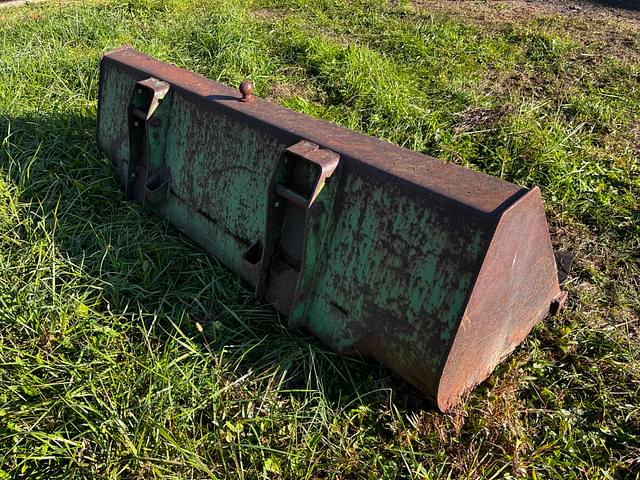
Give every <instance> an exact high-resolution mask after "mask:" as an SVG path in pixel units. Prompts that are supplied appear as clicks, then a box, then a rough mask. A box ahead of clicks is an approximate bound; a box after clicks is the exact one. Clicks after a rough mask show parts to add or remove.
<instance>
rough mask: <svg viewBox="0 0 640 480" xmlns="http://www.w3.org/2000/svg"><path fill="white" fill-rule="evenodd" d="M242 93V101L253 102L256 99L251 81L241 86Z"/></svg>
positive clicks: (246, 81)
mask: <svg viewBox="0 0 640 480" xmlns="http://www.w3.org/2000/svg"><path fill="white" fill-rule="evenodd" d="M240 93H241V94H242V98H241V99H240V100H241V101H243V102H253V101H254V100H255V98H256V97H254V96H253V82H252V81H250V80H245V81H244V82H242V83H241V84H240Z"/></svg>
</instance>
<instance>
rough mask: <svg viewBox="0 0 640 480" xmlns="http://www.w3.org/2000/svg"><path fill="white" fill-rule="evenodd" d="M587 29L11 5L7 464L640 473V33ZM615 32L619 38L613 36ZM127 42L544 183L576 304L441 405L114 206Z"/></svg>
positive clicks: (5, 224)
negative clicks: (107, 77)
mask: <svg viewBox="0 0 640 480" xmlns="http://www.w3.org/2000/svg"><path fill="white" fill-rule="evenodd" d="M392 3H393V2H392ZM469 8H470V7H469ZM581 21H582V22H583V24H582V27H583V29H582V30H580V31H582V32H583V33H581V34H578V33H576V32H578V30H577V29H573V30H572V28H573V27H574V25H575V22H578V20H567V18H562V17H554V16H543V17H539V16H532V17H529V18H522V19H514V20H512V21H508V22H507V21H501V22H494V23H492V24H491V26H490V27H489V26H485V25H482V24H477V23H474V22H473V21H469V20H468V18H466V15H465V11H464V8H462V7H460V8H459V12H458V13H449V14H447V13H442V12H441V13H433V12H429V11H426V10H421V9H418V8H414V7H412V6H411V5H410V4H406V3H404V4H400V5H391V4H387V3H386V2H383V1H382V0H380V1H374V0H371V1H364V0H360V1H357V2H347V1H340V2H330V1H328V0H325V1H320V2H303V1H301V0H300V1H298V2H295V1H286V2H285V1H282V0H253V1H251V0H248V1H243V2H239V1H236V2H232V1H220V2H216V1H205V2H202V1H195V0H193V1H189V0H167V1H160V0H144V1H134V0H128V1H127V0H105V1H101V2H90V1H87V2H82V3H70V4H67V5H60V4H54V3H51V4H40V5H37V6H28V7H21V8H17V9H3V10H0V141H1V145H0V365H1V367H0V478H29V479H53V478H133V479H135V478H336V479H338V478H416V479H418V478H455V479H457V478H469V479H475V478H509V477H513V478H532V479H543V478H544V479H546V478H558V479H559V478H563V479H564V478H585V479H586V478H588V479H619V478H620V479H621V478H638V477H640V461H639V458H640V340H639V339H640V324H639V315H640V285H639V278H640V262H639V257H640V255H639V253H638V252H639V251H640V240H639V239H640V161H639V160H638V155H640V64H639V63H638V55H636V53H635V52H637V49H638V47H639V46H640V33H639V32H640V27H638V29H636V30H634V31H633V32H632V33H631V34H629V33H628V29H629V28H630V27H627V26H623V25H622V24H621V23H617V22H616V21H615V20H608V21H607V20H581ZM603 29H604V30H606V29H608V31H611V32H612V38H615V36H616V35H617V34H618V33H619V32H622V31H623V30H624V32H626V33H624V34H625V35H630V38H631V43H628V44H627V43H625V44H624V45H626V46H621V47H620V48H619V49H617V50H615V51H611V50H602V49H601V48H600V44H599V43H598V42H597V41H595V40H594V41H591V40H593V38H595V37H593V35H595V33H594V32H601V31H603ZM620 35H622V33H620ZM121 44H132V45H134V46H135V47H137V48H138V49H140V50H142V51H144V52H146V53H149V54H151V55H154V56H156V57H158V58H160V59H162V60H165V61H169V62H172V63H175V64H177V65H180V66H182V67H186V68H189V69H191V70H195V71H197V72H199V73H202V74H204V75H206V76H208V77H210V78H213V79H217V80H220V81H223V82H226V83H229V84H237V83H239V81H241V80H242V79H244V78H251V79H253V80H254V82H255V84H256V91H257V93H258V94H259V95H261V96H269V97H271V98H272V99H273V100H274V101H277V102H279V103H281V104H283V105H286V106H288V107H290V108H293V109H296V110H299V111H302V112H305V113H307V114H310V115H313V116H317V117H320V118H324V119H327V120H330V121H334V122H337V123H340V124H343V125H345V126H347V127H349V128H353V129H356V130H360V131H363V132H366V133H369V134H371V135H375V136H378V137H381V138H385V139H387V140H389V141H392V142H395V143H397V144H400V145H403V146H405V147H408V148H412V149H415V150H418V151H422V152H425V153H428V154H431V155H436V156H439V157H441V158H443V159H446V160H447V161H451V162H455V163H459V164H462V165H465V166H467V167H469V168H474V169H478V170H482V171H484V172H487V173H490V174H492V175H497V176H500V177H502V178H504V179H506V180H509V181H512V182H515V183H518V184H521V185H524V186H532V185H536V184H537V185H539V186H540V187H541V189H542V192H543V196H544V198H545V202H546V206H547V209H548V211H547V213H548V218H549V222H550V225H551V227H552V237H553V241H554V244H555V246H556V248H558V249H559V250H561V251H565V252H571V253H572V254H573V255H574V257H575V262H574V268H573V271H572V272H571V274H570V276H569V278H568V280H567V282H566V283H565V286H564V288H565V289H566V290H567V291H568V293H569V301H568V303H567V307H566V309H565V310H564V311H563V312H562V314H561V315H559V316H557V317H554V318H552V319H549V320H547V321H545V322H544V323H543V324H541V325H540V326H538V327H536V329H535V330H534V332H533V333H532V335H530V336H529V338H528V339H527V340H526V341H525V342H524V344H523V345H522V346H521V347H520V348H519V349H518V350H517V351H516V352H515V353H514V354H513V355H512V356H511V357H509V359H507V360H506V361H505V362H504V363H503V364H502V365H501V366H500V367H499V368H498V369H497V371H496V372H495V374H494V375H493V376H492V377H491V378H490V379H489V380H488V381H487V382H485V384H483V385H482V386H481V387H479V388H478V389H476V390H475V391H474V392H473V393H472V394H471V395H470V396H469V397H468V398H467V400H466V403H465V404H464V405H463V406H461V407H459V408H458V409H456V410H454V411H453V412H451V413H449V414H447V415H441V414H439V413H436V412H434V411H433V410H432V409H431V408H430V406H429V405H428V404H427V403H426V402H425V401H423V400H421V399H420V397H419V394H417V392H415V391H413V390H412V389H410V388H409V387H407V385H406V384H405V383H404V382H403V381H402V380H399V379H398V378H397V377H395V376H394V375H392V374H390V372H389V371H387V370H386V369H384V368H383V367H381V366H380V365H378V364H375V363H371V362H367V361H364V360H361V359H348V358H339V357H336V356H335V355H334V354H333V353H331V352H330V351H329V350H328V349H327V348H325V347H324V346H323V345H321V344H320V343H318V342H317V341H316V340H314V339H313V338H310V337H309V336H307V335H305V334H304V333H301V332H298V331H291V330H289V329H287V328H285V327H284V326H282V323H281V321H280V319H279V318H278V315H277V314H276V313H275V312H274V311H273V310H272V309H271V308H269V307H268V306H262V305H257V304H255V303H254V302H253V300H252V298H251V292H249V290H248V289H247V288H246V287H245V286H243V284H242V283H241V282H240V281H239V279H238V278H236V277H235V276H234V275H233V274H231V273H230V272H228V271H227V270H225V269H224V268H223V267H221V266H220V265H219V264H218V263H217V261H216V260H215V259H212V258H210V257H207V256H206V255H204V254H203V253H202V252H201V251H200V250H199V249H198V248H196V247H195V246H194V245H193V244H192V243H191V242H189V240H188V239H186V238H185V237H183V236H182V235H181V234H180V233H179V232H177V231H176V230H175V229H173V228H172V227H170V226H169V225H167V224H166V223H164V222H162V221H159V220H158V219H157V218H155V217H153V216H152V215H150V214H148V213H145V212H143V211H142V210H141V209H140V208H139V206H138V205H136V204H134V203H130V202H126V201H125V200H124V198H123V195H122V193H121V192H120V190H119V188H118V185H117V182H116V179H115V176H114V172H113V171H112V168H111V166H110V164H109V162H108V161H107V160H106V159H104V158H103V157H102V156H101V155H100V154H99V153H98V151H97V149H96V145H95V139H94V135H95V126H94V125H95V115H96V93H97V85H98V69H97V66H98V60H99V57H100V54H101V53H102V52H104V51H105V50H107V49H109V48H113V47H116V46H120V45H121ZM625 49H626V50H625ZM498 107H504V108H503V110H502V111H503V112H506V114H504V115H502V116H500V117H499V118H498V117H495V118H494V119H493V121H486V120H483V121H478V120H477V118H482V115H480V116H478V115H477V113H478V112H484V113H487V112H489V113H491V112H496V111H498ZM490 116H491V115H489V117H490Z"/></svg>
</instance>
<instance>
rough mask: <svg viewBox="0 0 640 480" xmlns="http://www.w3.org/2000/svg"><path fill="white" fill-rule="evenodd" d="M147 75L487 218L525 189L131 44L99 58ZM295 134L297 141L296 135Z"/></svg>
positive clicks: (204, 102) (205, 104)
mask: <svg viewBox="0 0 640 480" xmlns="http://www.w3.org/2000/svg"><path fill="white" fill-rule="evenodd" d="M107 62H113V63H116V64H117V65H118V66H119V67H120V68H126V69H130V70H131V71H135V72H136V73H137V75H138V76H140V75H141V74H142V75H148V76H152V77H156V78H159V79H161V80H164V81H166V82H168V83H170V84H171V86H172V89H174V90H177V91H180V92H182V93H185V94H187V95H190V96H192V98H193V100H194V101H198V102H199V103H200V105H202V106H203V107H204V108H217V109H224V110H225V112H226V113H229V114H231V115H234V116H239V117H241V118H242V120H243V121H245V122H249V123H251V124H254V125H256V126H257V127H258V128H266V129H277V130H278V131H279V133H280V136H282V134H283V133H285V134H288V135H290V136H291V139H292V143H295V141H297V140H299V139H305V140H308V141H311V142H313V143H316V144H318V145H321V146H322V147H323V148H328V149H330V150H333V151H334V152H336V153H338V154H339V155H340V156H341V158H344V159H349V160H351V161H355V162H359V163H361V164H364V165H365V166H366V167H368V168H371V169H374V170H378V171H384V172H385V173H387V174H389V175H392V176H394V177H396V178H397V179H399V180H400V181H403V182H405V183H408V184H413V185H415V186H417V187H420V188H423V189H426V190H428V191H429V192H431V193H433V194H435V195H437V196H440V197H442V198H443V199H445V200H446V201H447V202H455V203H458V204H460V205H461V206H463V207H465V208H469V209H472V210H474V211H475V212H477V213H479V214H481V215H484V216H490V217H496V216H500V214H501V213H502V212H504V211H505V210H506V209H507V208H509V207H510V206H511V205H513V204H514V203H515V202H517V200H518V199H519V198H520V197H522V196H523V195H524V194H526V193H527V192H528V191H529V190H528V189H527V188H524V187H520V186H517V185H515V184H513V183H510V182H507V181H505V180H501V179H498V178H496V177H492V176H490V175H487V174H484V173H482V172H478V171H475V170H471V169H469V168H465V167H462V166H460V165H456V164H453V163H448V162H445V161H443V160H440V159H437V158H434V157H431V156H428V155H425V154H422V153H418V152H415V151H412V150H408V149H406V148H403V147H400V146H398V145H395V144H392V143H390V142H387V141H385V140H381V139H378V138H375V137H371V136H369V135H365V134H363V133H359V132H355V131H352V130H349V129H347V128H344V127H342V126H340V125H337V124H334V123H331V122H327V121H324V120H320V119H316V118H312V117H309V116H308V115H305V114H302V113H299V112H296V111H293V110H290V109H287V108H284V107H282V106H280V105H277V104H275V103H272V102H269V101H267V100H263V99H260V98H257V97H256V99H255V101H253V102H250V103H248V102H242V101H240V100H241V98H242V96H241V94H240V92H239V91H238V90H237V89H234V88H231V87H229V86H226V85H223V84H221V83H218V82H215V81H213V80H209V79H207V78H205V77H203V76H201V75H198V74H196V73H193V72H190V71H188V70H184V69H181V68H179V67H177V66H174V65H171V64H168V63H164V62H161V61H159V60H156V59H154V58H153V57H150V56H148V55H146V54H144V53H141V52H139V51H137V50H135V49H134V48H132V47H129V46H122V47H119V48H115V49H113V50H110V51H108V52H106V53H105V54H104V55H103V57H102V61H101V69H103V68H104V65H105V63H107ZM101 78H102V75H101ZM296 139H297V140H296ZM294 140H295V141H294Z"/></svg>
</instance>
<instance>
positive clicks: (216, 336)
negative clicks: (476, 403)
mask: <svg viewBox="0 0 640 480" xmlns="http://www.w3.org/2000/svg"><path fill="white" fill-rule="evenodd" d="M0 133H1V135H2V137H3V138H4V137H6V139H5V141H4V143H3V144H2V147H0V170H2V171H3V172H4V174H5V175H6V176H8V177H9V179H10V180H11V182H13V183H14V184H15V185H17V187H18V190H19V192H20V201H21V202H24V203H27V204H31V210H32V211H34V212H35V211H39V212H40V214H44V215H45V216H46V219H47V220H46V221H47V230H48V231H49V232H52V233H53V234H54V239H55V244H56V246H57V248H58V249H59V251H60V253H61V254H62V255H63V256H65V257H67V258H68V259H69V260H70V261H71V262H73V263H75V264H76V265H82V267H83V275H84V279H83V281H84V284H85V285H86V286H87V287H88V288H90V287H91V285H100V288H101V290H102V291H103V292H104V296H105V298H106V300H107V302H108V304H109V308H108V309H107V310H106V311H105V312H103V313H104V314H105V315H110V316H111V315H113V316H114V318H115V317H119V316H126V315H133V313H132V312H135V314H137V312H140V314H141V316H142V317H143V318H145V322H149V323H151V322H157V323H158V324H159V325H160V327H161V328H160V329H157V330H154V332H155V334H156V336H157V337H158V338H156V340H158V341H159V342H160V343H162V341H166V340H168V339H169V337H170V336H171V335H172V334H175V331H176V327H177V328H179V329H180V330H182V331H183V332H185V333H186V335H187V336H188V337H190V338H192V339H193V340H194V341H195V342H196V344H198V345H200V347H201V348H202V349H203V351H206V350H211V352H212V354H213V355H217V354H218V352H220V351H222V350H223V349H224V351H225V358H226V359H227V360H228V361H229V360H231V361H232V363H234V364H235V365H236V367H235V368H234V372H236V374H237V376H238V377H240V376H241V375H243V374H244V373H245V372H249V371H251V372H252V374H253V375H256V376H261V374H262V373H264V372H267V371H273V369H274V368H275V369H277V370H278V371H279V372H286V373H285V377H284V382H283V383H282V389H283V390H286V391H289V392H291V391H296V390H299V391H300V395H304V394H305V393H304V392H307V393H308V392H309V390H317V391H319V392H320V393H321V394H322V395H323V396H324V398H325V399H326V401H327V402H328V403H329V405H330V406H332V407H333V408H338V407H340V406H344V405H345V404H350V405H351V406H352V407H357V406H358V405H361V404H364V403H366V404H367V405H369V406H374V405H376V404H378V406H379V407H381V408H384V407H383V405H388V404H389V397H390V395H391V402H392V403H393V404H394V405H395V406H396V407H397V408H402V409H405V408H406V409H410V410H415V409H433V406H432V404H431V402H429V401H428V400H427V399H426V398H425V397H424V396H423V395H422V394H421V393H420V392H418V391H417V390H415V389H414V388H413V387H411V386H410V385H409V384H407V383H406V382H404V381H403V380H402V379H400V378H398V377H397V376H395V375H393V374H391V373H390V372H389V371H388V370H387V369H386V368H384V367H383V366H381V365H380V364H378V363H377V362H372V361H366V360H363V359H358V358H344V357H340V356H338V355H336V354H334V353H333V352H331V351H330V350H329V349H328V348H327V347H325V346H323V345H322V344H320V343H319V341H317V340H316V339H315V338H313V337H311V336H309V335H307V334H305V333H304V332H301V331H294V330H291V329H289V328H287V327H285V326H284V325H283V323H282V321H281V318H280V317H279V315H278V314H277V313H276V311H275V310H274V309H273V308H271V307H270V306H268V305H258V304H257V303H256V302H255V301H254V300H253V298H252V292H251V291H250V289H249V288H248V286H247V285H244V284H243V283H242V281H241V280H240V279H239V277H237V276H236V275H235V274H234V273H232V272H230V271H229V270H228V269H226V268H225V267H223V266H221V265H220V264H219V263H218V262H217V261H216V260H215V259H213V258H212V257H210V256H207V255H206V254H205V253H203V251H202V250H201V249H200V248H199V247H197V246H196V245H195V244H193V243H192V242H191V241H190V240H189V239H188V238H187V237H186V236H184V235H183V234H181V233H180V232H179V231H178V230H177V229H175V228H173V227H172V226H171V225H169V224H168V222H166V221H165V220H163V219H160V218H158V217H156V216H155V215H153V214H152V213H149V212H146V211H144V210H143V209H142V208H141V206H140V205H139V204H138V203H135V202H130V201H126V200H125V198H124V195H123V193H122V192H121V190H120V188H119V185H118V181H117V179H116V174H115V170H114V169H113V168H112V166H111V164H110V162H109V161H108V160H107V159H105V158H104V157H103V156H102V154H100V153H99V152H98V150H97V147H96V143H95V117H94V116H93V115H92V114H90V113H89V114H87V115H85V116H82V115H77V114H75V113H74V114H47V115H36V116H32V117H16V118H7V117H2V116H0ZM110 316H107V317H105V320H107V321H110V318H111V317H110ZM156 319H157V320H156ZM200 327H202V330H203V331H202V332H201V331H200V330H201V328H200ZM114 328H116V329H117V325H116V326H114ZM293 394H296V393H295V392H294V393H293Z"/></svg>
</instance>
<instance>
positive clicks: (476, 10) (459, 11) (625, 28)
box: [413, 0, 640, 63]
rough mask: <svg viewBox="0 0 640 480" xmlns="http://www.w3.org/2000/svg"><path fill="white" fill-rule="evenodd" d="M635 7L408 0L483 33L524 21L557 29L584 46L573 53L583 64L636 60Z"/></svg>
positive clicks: (539, 0)
mask: <svg viewBox="0 0 640 480" xmlns="http://www.w3.org/2000/svg"><path fill="white" fill-rule="evenodd" d="M629 3H633V4H637V6H636V7H635V8H620V7H611V6H608V5H609V4H618V5H622V4H624V1H619V2H616V1H615V0H611V1H606V0H602V1H600V2H598V1H596V0H592V1H589V0H574V1H571V0H557V1H551V0H508V1H499V0H489V1H486V0H484V1H483V0H461V1H454V0H414V1H413V6H414V7H415V8H416V9H417V10H418V11H420V12H427V13H440V14H445V15H448V16H451V17H454V18H456V19H458V20H461V21H462V22H464V23H466V24H470V25H475V26H480V27H482V29H483V30H486V31H488V32H491V31H499V30H501V29H503V28H505V26H506V25H509V24H530V23H534V22H535V27H536V28H538V29H540V30H541V31H549V32H553V33H558V34H562V35H565V36H567V37H569V38H571V39H572V40H573V41H575V42H576V43H578V44H579V45H580V46H581V47H584V51H581V52H576V53H577V54H578V55H580V56H582V57H584V58H583V60H584V61H585V62H587V63H588V62H598V61H599V60H600V59H602V58H603V57H604V56H610V57H614V58H617V59H619V60H623V61H627V62H638V61H640V0H639V1H637V2H635V1H634V2H629Z"/></svg>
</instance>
